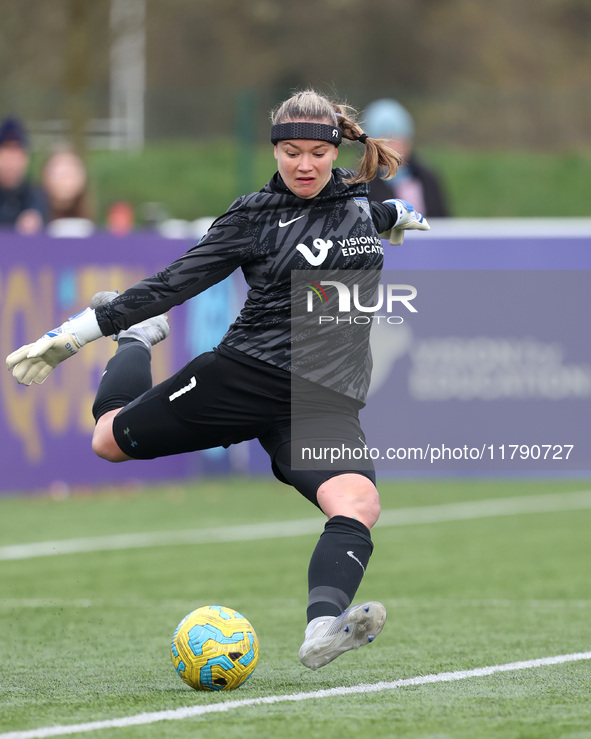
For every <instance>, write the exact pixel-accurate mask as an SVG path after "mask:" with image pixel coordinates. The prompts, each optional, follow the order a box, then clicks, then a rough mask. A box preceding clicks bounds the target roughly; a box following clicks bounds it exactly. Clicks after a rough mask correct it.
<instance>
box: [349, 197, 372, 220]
mask: <svg viewBox="0 0 591 739" xmlns="http://www.w3.org/2000/svg"><path fill="white" fill-rule="evenodd" d="M353 200H354V201H355V205H357V206H358V207H359V208H361V210H362V211H363V212H364V213H367V215H368V216H369V217H370V218H371V209H370V207H369V201H368V199H367V198H353Z"/></svg>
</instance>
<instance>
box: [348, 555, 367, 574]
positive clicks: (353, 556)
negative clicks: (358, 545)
mask: <svg viewBox="0 0 591 739" xmlns="http://www.w3.org/2000/svg"><path fill="white" fill-rule="evenodd" d="M347 555H348V556H349V557H351V559H354V560H355V561H356V562H357V564H358V565H359V566H360V567H361V569H362V570H363V572H365V567H364V566H363V565H362V564H361V561H360V560H359V559H357V557H356V556H355V552H352V551H350V550H349V551H348V552H347Z"/></svg>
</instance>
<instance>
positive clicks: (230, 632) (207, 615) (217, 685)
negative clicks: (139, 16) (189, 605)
mask: <svg viewBox="0 0 591 739" xmlns="http://www.w3.org/2000/svg"><path fill="white" fill-rule="evenodd" d="M171 654H172V663H173V665H174V666H175V669H176V671H177V672H178V674H179V675H180V677H181V679H182V680H183V681H184V682H186V683H187V685H190V686H191V687H192V688H195V690H235V689H236V688H239V687H240V686H241V685H242V683H244V682H245V681H246V680H248V678H249V677H250V676H251V675H252V673H253V671H254V668H255V667H256V665H257V662H258V659H259V640H258V639H257V635H256V634H255V631H254V629H253V628H252V626H251V624H250V622H249V621H248V619H246V618H244V616H243V615H242V614H241V613H238V611H234V610H232V609H231V608H225V607H224V606H204V607H203V608H198V609H197V610H196V611H192V612H191V613H189V614H188V615H187V616H185V618H184V619H183V620H182V621H181V622H180V624H179V625H178V626H177V628H176V631H175V632H174V635H173V637H172V645H171Z"/></svg>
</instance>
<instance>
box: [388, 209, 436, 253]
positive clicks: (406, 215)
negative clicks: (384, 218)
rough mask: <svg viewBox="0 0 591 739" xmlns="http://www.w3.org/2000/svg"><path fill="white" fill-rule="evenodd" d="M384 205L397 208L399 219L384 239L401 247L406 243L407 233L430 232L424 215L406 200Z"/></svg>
mask: <svg viewBox="0 0 591 739" xmlns="http://www.w3.org/2000/svg"><path fill="white" fill-rule="evenodd" d="M384 203H388V204H389V205H393V206H394V207H395V208H396V212H397V214H398V218H397V220H396V223H395V224H394V225H393V226H392V228H391V229H390V231H387V232H386V233H385V234H382V236H384V238H388V237H389V239H390V243H391V244H394V245H395V246H399V245H400V244H402V242H403V241H404V232H405V231H414V230H418V231H429V229H430V228H431V227H430V226H429V224H428V223H427V219H426V218H425V216H424V215H422V214H421V213H419V212H418V211H416V210H415V209H414V207H413V206H412V205H411V204H410V203H408V202H407V201H406V200H397V199H392V200H384Z"/></svg>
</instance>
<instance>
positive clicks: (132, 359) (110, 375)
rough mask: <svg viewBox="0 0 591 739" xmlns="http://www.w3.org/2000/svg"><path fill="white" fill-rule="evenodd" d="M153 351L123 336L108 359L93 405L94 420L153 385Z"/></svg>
mask: <svg viewBox="0 0 591 739" xmlns="http://www.w3.org/2000/svg"><path fill="white" fill-rule="evenodd" d="M151 361H152V354H151V352H150V350H149V349H148V347H147V346H145V345H144V344H142V342H141V341H138V340H137V339H132V338H124V339H121V341H120V342H119V346H118V347H117V351H116V352H115V356H114V357H111V359H110V360H109V361H108V363H107V368H106V369H105V372H104V374H103V376H102V378H101V382H100V385H99V388H98V390H97V393H96V398H95V399H94V404H93V406H92V415H93V416H94V419H95V421H98V419H99V418H100V417H101V416H102V415H104V414H105V413H107V411H113V410H116V409H117V408H123V406H126V405H127V404H128V403H131V401H132V400H135V399H136V398H137V397H139V396H140V395H141V394H142V393H144V392H146V390H149V389H150V388H151V387H152V368H151Z"/></svg>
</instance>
